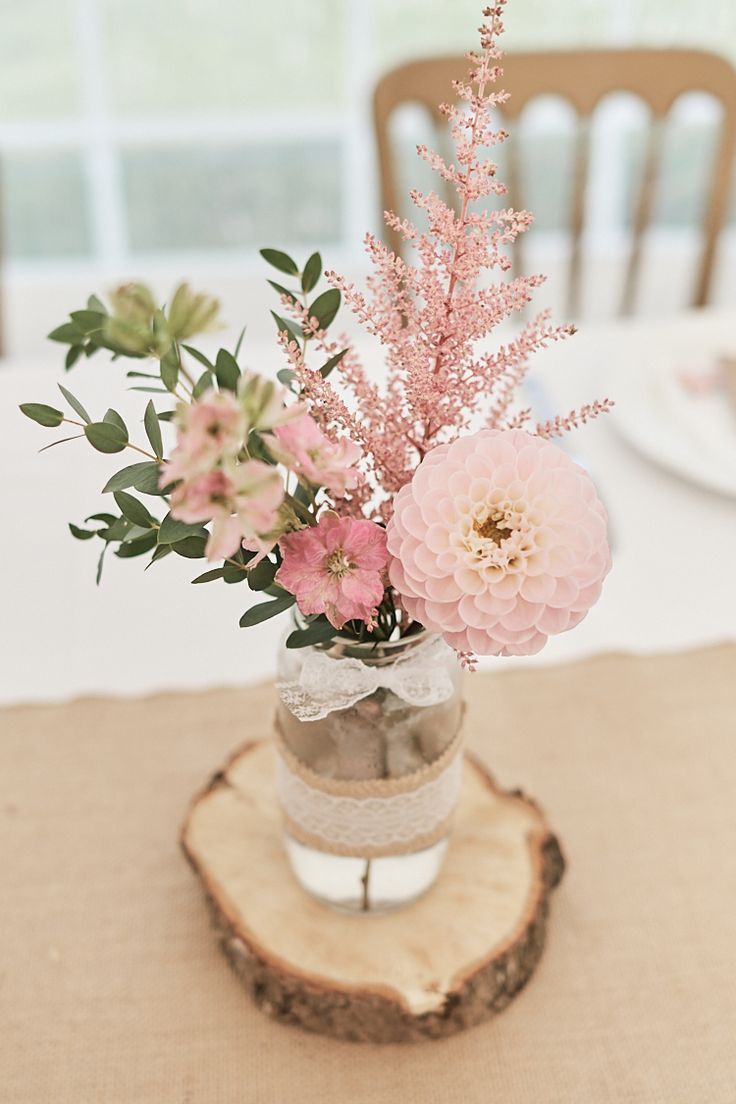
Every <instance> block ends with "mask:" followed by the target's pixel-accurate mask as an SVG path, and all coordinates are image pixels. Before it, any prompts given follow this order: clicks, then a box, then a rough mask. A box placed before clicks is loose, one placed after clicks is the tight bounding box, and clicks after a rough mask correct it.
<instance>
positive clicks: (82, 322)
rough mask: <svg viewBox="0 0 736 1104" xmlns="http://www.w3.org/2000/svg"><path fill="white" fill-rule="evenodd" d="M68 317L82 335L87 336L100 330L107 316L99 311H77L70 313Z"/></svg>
mask: <svg viewBox="0 0 736 1104" xmlns="http://www.w3.org/2000/svg"><path fill="white" fill-rule="evenodd" d="M69 317H70V318H71V320H72V322H73V323H74V325H75V326H77V327H78V328H79V329H80V330H81V331H82V333H83V334H85V335H88V334H92V333H95V334H96V333H99V332H100V331H101V330H102V327H103V326H104V325H105V319H106V317H107V315H106V314H105V313H104V312H100V311H92V310H78V311H72V312H71V314H70V315H69Z"/></svg>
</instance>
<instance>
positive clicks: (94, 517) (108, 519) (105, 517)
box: [84, 514, 118, 525]
mask: <svg viewBox="0 0 736 1104" xmlns="http://www.w3.org/2000/svg"><path fill="white" fill-rule="evenodd" d="M84 520H85V521H104V523H105V525H112V524H113V522H115V521H117V520H118V519H117V518H116V517H115V515H114V514H90V515H89V517H86V518H85V519H84Z"/></svg>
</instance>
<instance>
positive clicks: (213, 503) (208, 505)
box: [171, 460, 284, 560]
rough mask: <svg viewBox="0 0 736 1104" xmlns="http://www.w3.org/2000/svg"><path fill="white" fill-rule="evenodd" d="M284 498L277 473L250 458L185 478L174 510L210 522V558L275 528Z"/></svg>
mask: <svg viewBox="0 0 736 1104" xmlns="http://www.w3.org/2000/svg"><path fill="white" fill-rule="evenodd" d="M283 499H284V485H283V483H282V482H281V477H280V476H279V474H278V472H277V471H276V470H275V469H274V468H273V467H271V465H269V464H264V463H262V462H261V461H260V460H246V462H245V463H244V464H230V465H227V466H226V467H225V468H215V469H213V470H212V471H209V472H206V473H205V474H203V475H195V476H194V477H193V478H191V479H188V480H185V481H184V482H182V483H180V484H179V486H178V487H176V488H175V490H174V491H173V493H172V495H171V513H172V514H173V516H174V517H176V518H179V519H180V520H181V521H186V522H188V523H190V524H196V523H197V522H200V521H201V522H208V521H211V522H212V523H213V524H212V530H211V533H210V537H209V540H208V541H207V547H206V550H205V551H206V555H207V559H208V560H220V559H226V558H227V557H228V556H232V555H233V554H234V553H235V552H237V550H238V549H239V548H240V546H241V544H242V543H243V539H244V538H245V539H248V540H250V541H258V540H259V539H260V538H261V537H262V536H264V535H265V534H267V533H269V532H270V530H272V529H274V528H275V526H276V525H277V523H278V518H279V507H280V505H281V503H282V502H283Z"/></svg>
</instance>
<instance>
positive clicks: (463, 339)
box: [283, 0, 610, 521]
mask: <svg viewBox="0 0 736 1104" xmlns="http://www.w3.org/2000/svg"><path fill="white" fill-rule="evenodd" d="M505 2H506V0H498V2H497V4H496V5H494V6H492V7H487V8H485V9H484V12H483V15H484V19H485V23H484V25H483V26H482V27H481V28H480V36H481V49H480V50H479V51H471V52H470V53H468V54H467V55H466V56H467V58H468V61H469V63H470V71H469V75H468V78H467V80H464V81H463V80H458V81H455V82H454V91H455V96H456V98H457V100H458V101H459V103H458V105H454V104H443V105H441V107H440V110H441V112H442V114H443V115H444V116H445V117H446V119H447V121H448V124H449V126H450V133H451V136H452V139H453V143H454V147H455V152H454V158H453V160H452V161H447V160H445V159H444V158H443V157H442V156H441V155H440V154H439V153H437V152H436V151H434V150H430V149H429V148H428V147H426V146H423V145H421V146H418V147H417V152H418V154H419V156H420V157H421V158H422V159H423V160H424V161H426V162H427V163H428V164H429V166H430V167H431V168H432V169H433V170H434V172H436V173H437V175H438V176H439V177H440V178H441V180H442V181H443V183H444V184H447V185H449V186H450V188H451V189H453V190H454V191H455V193H456V204H455V209H453V207H452V206H450V205H449V204H448V203H446V202H445V201H444V200H443V199H441V198H440V197H439V195H437V194H436V193H435V192H433V191H431V192H429V193H426V194H425V193H422V192H419V191H416V190H415V191H412V192H411V193H410V196H411V199H412V201H413V203H414V205H415V206H416V207H417V208H418V209H419V210H420V211H422V212H423V213H424V216H425V218H426V223H427V229H426V230H424V231H420V230H419V228H418V227H417V226H416V225H414V223H412V222H411V221H409V220H408V219H404V218H400V217H399V216H398V215H396V214H395V213H393V212H390V211H387V212H386V213H385V220H386V223H387V225H388V226H389V227H390V228H392V229H393V230H395V231H397V232H398V233H399V234H400V236H401V237H402V238H403V239H404V241H406V242H410V243H411V245H412V246H413V249H414V251H415V259H414V263H411V264H410V263H408V262H407V261H406V260H404V259H402V258H401V257H399V256H397V255H396V254H395V253H393V252H392V251H391V249H389V247H388V246H387V245H385V244H384V243H383V242H381V241H379V240H378V239H377V238H376V237H375V236H374V235H372V234H368V235H366V239H365V245H366V251H367V253H368V256H369V259H370V261H371V264H372V267H373V273H372V275H371V276H369V277H368V279H367V281H366V284H367V289H366V291H362V290H360V289H358V288H356V287H355V286H354V285H353V284H351V283H349V282H348V281H347V280H346V279H345V278H344V277H342V276H339V275H338V274H336V273H335V272H328V273H326V276H327V279H328V280H329V281H330V283H331V284H332V285H333V286H334V287H336V288H338V289H339V290H340V291H341V293H342V295H343V297H344V299H345V300H346V302H347V303H348V305H349V307H350V308H351V309H352V311H353V312H354V313H355V315H356V316H357V318H358V320H359V321H360V322H361V323H362V324H363V326H364V327H365V329H366V330H367V332H368V333H370V334H372V335H373V336H375V337H377V338H378V340H379V341H380V343H381V346H382V355H383V360H384V363H385V366H386V382H385V384H384V385H383V386H381V387H377V386H376V385H375V384H373V383H371V382H369V381H368V380H367V378H366V376H365V373H364V372H363V370H362V368H361V366H360V364H359V362H358V360H357V358H356V357H355V355H354V353H353V352H352V350H351V351H350V354H349V356H345V357H344V358H343V361H342V363H341V364H340V365H339V366H338V368H337V369H336V371H335V373H334V376H333V378H332V379H330V380H325V379H323V378H322V377H321V376H320V374H319V372H318V371H311V370H310V369H308V368H307V366H306V363H305V362H304V358H303V357H302V354H301V350H300V349H299V347H298V346H297V345H296V343H289V342H287V341H284V342H283V344H284V347H285V348H286V349H287V352H288V353H289V359H290V361H291V367H292V368H293V370H294V372H295V373H296V376H297V378H298V379H299V381H300V383H301V386H302V393H303V396H304V397H305V398H306V400H307V402H308V403H309V405H310V409H311V412H312V414H313V415H314V417H315V418H317V420H318V421H319V422H320V425H321V426H322V428H323V429H325V431H326V432H329V431H343V432H347V433H348V435H349V436H350V437H351V439H352V440H354V441H358V442H359V443H360V444H361V445H362V447H363V449H364V453H365V455H366V460H367V467H368V469H370V470H369V471H367V474H369V478H371V479H372V484H373V487H374V491H375V492H377V495H376V498H377V501H376V503H375V505H374V514H375V516H380V517H383V519H384V520H386V521H387V520H388V519H389V518H390V515H391V509H392V506H391V500H392V498H393V496H394V495H395V494H396V493H397V491H399V490H400V489H401V487H402V486H404V485H405V484H406V483H407V482H408V481H409V480H410V479H411V477H412V475H413V473H414V471H415V469H416V466H417V464H418V463H419V462H420V461H421V460H422V458H423V457H424V456H425V454H426V453H427V452H428V451H429V450H430V449H432V448H434V447H435V446H436V445H437V444H441V443H443V442H447V441H451V440H453V439H454V438H455V437H456V436H457V435H458V433H459V432H461V431H463V430H464V429H467V427H468V425H469V423H471V421H473V422H474V423H475V424H477V425H481V424H483V423H485V424H486V425H487V426H489V427H490V428H498V429H503V428H511V429H514V428H519V427H521V426H525V427H527V428H529V427H528V423H529V421H530V418H531V412H530V411H522V412H516V411H514V410H513V406H514V404H515V400H516V398H517V396H518V390H519V387H520V385H521V384H522V382H523V380H524V376H525V374H526V371H527V365H528V360H529V357H530V355H531V354H532V353H533V352H535V351H536V350H537V349H540V348H544V347H545V346H546V345H548V344H550V343H551V342H554V341H558V340H560V339H561V338H563V337H566V336H568V335H570V334H572V333H574V327H572V326H554V325H552V324H551V323H550V320H549V315H548V313H547V312H542V313H541V314H539V315H538V316H537V317H536V318H534V319H532V320H531V321H529V322H528V323H527V324H526V325H524V326H523V327H522V328H521V329H520V331H519V333H518V334H517V336H516V337H514V339H513V340H511V341H509V342H508V343H507V344H505V345H502V346H501V347H499V348H498V349H497V350H496V351H495V352H492V353H488V352H486V351H479V349H478V344H479V343H481V342H485V341H486V339H487V338H488V336H489V335H490V334H491V333H492V332H493V331H494V330H495V329H496V328H497V327H498V326H499V325H500V324H501V323H503V322H505V321H506V320H508V319H509V318H511V317H512V316H514V315H518V314H519V313H520V312H521V311H522V310H524V309H525V308H526V306H527V304H528V303H529V302H530V300H531V298H532V295H533V293H534V291H535V289H536V288H537V287H538V286H539V285H540V284H541V283H542V282H543V279H544V277H542V276H538V275H531V276H519V277H516V278H513V279H511V278H509V276H508V275H507V273H508V270H509V269H510V267H511V261H510V257H509V247H511V246H512V245H513V243H514V241H515V240H516V238H517V237H518V236H519V234H522V233H524V232H525V231H526V230H527V229H528V228H529V226H530V225H531V223H532V216H531V214H529V212H527V211H515V210H513V209H511V208H507V207H502V206H500V207H498V208H497V209H491V210H489V209H478V208H476V206H475V205H476V204H478V202H479V201H483V200H484V199H486V198H487V197H489V196H495V197H499V198H501V199H502V197H503V196H504V195H505V194H506V187H505V185H504V184H503V183H501V182H500V181H499V180H498V179H497V178H496V165H495V164H494V162H493V161H492V160H491V159H489V158H488V156H487V150H488V149H489V147H493V146H495V145H497V144H498V143H500V142H503V141H505V140H506V138H507V135H506V133H505V131H503V130H496V129H494V126H493V121H492V112H493V109H494V108H496V107H497V106H498V105H500V104H502V103H503V102H504V101H505V100H506V99H507V94H506V93H505V92H503V91H502V90H500V89H496V88H495V82H496V81H497V79H498V78H499V77H500V76H501V74H502V70H501V68H500V66H499V61H500V59H501V57H502V54H501V51H500V50H499V48H498V45H497V39H498V36H499V35H500V34H501V33H502V31H503V25H502V21H501V16H502V12H503V7H504V5H505ZM487 272H491V273H493V272H496V273H498V274H499V279H498V280H497V281H495V282H491V283H489V282H488V280H487V279H484V280H482V281H481V277H483V276H484V274H485V273H487ZM292 308H293V313H296V315H297V317H298V320H299V321H300V324H301V325H302V326H303V328H304V329H305V331H307V332H310V335H311V333H312V331H311V330H310V327H309V320H308V319H307V318H305V317H304V316H303V315H304V314H305V313H306V312H304V311H303V309H302V308H300V307H299V306H298V305H295V304H292ZM300 310H301V311H302V317H301V318H299V312H300ZM317 336H319V335H317ZM333 379H335V380H336V381H337V382H336V383H333ZM609 405H610V404H609V403H608V401H604V402H603V403H600V404H592V405H589V406H588V407H585V408H583V411H581V415H579V416H574V415H568V416H567V418H559V419H556V420H553V422H550V423H545V424H544V425H540V426H538V427H537V432H538V433H539V434H540V435H542V436H548V435H551V434H557V433H559V432H562V431H563V430H565V429H568V428H572V427H573V426H574V425H575V424H576V422H577V421H579V420H584V419H583V417H582V414H583V412H585V413H586V416H587V417H591V416H594V415H595V414H598V413H601V412H603V410H605V409H608V406H609ZM358 426H359V428H358Z"/></svg>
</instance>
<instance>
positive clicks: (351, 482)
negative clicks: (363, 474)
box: [270, 414, 362, 498]
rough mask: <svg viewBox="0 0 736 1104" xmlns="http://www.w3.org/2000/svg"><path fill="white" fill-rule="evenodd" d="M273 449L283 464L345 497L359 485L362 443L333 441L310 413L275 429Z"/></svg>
mask: <svg viewBox="0 0 736 1104" xmlns="http://www.w3.org/2000/svg"><path fill="white" fill-rule="evenodd" d="M274 435H275V438H276V443H275V444H272V445H271V446H270V447H271V450H272V452H273V454H274V456H275V457H276V459H278V460H279V461H280V462H281V463H282V464H285V465H286V466H287V467H288V468H290V469H291V470H292V471H293V472H296V474H297V475H299V476H301V477H302V478H303V479H306V480H307V482H308V483H312V484H314V486H316V487H326V488H327V490H328V491H329V492H330V494H333V495H335V496H337V497H338V498H342V496H343V495H344V494H345V492H346V491H349V490H352V489H353V488H354V487H356V486H357V484H358V481H359V478H360V475H359V473H358V472H357V471H355V469H354V465H355V464H357V462H358V460H360V457H361V455H362V449H361V448H360V445H356V444H355V442H354V441H351V440H350V439H349V438H348V437H341V438H340V439H339V440H337V441H331V440H330V439H329V437H326V436H325V435H324V433H323V432H322V430H321V429H320V428H319V426H318V425H317V423H316V422H315V420H314V418H312V416H311V415H310V414H302V416H301V417H300V418H296V419H295V420H294V421H291V422H289V423H288V424H287V425H281V426H277V427H276V428H275V429H274Z"/></svg>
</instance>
